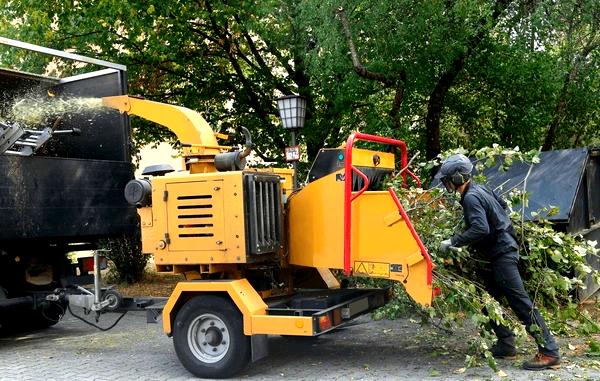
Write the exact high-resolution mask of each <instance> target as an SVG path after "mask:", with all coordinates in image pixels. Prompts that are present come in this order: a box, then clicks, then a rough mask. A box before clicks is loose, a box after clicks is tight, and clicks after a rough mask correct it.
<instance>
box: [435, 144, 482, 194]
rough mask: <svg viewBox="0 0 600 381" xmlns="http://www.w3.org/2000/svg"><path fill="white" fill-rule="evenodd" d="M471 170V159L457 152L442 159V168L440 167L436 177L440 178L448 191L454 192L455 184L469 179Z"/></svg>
mask: <svg viewBox="0 0 600 381" xmlns="http://www.w3.org/2000/svg"><path fill="white" fill-rule="evenodd" d="M472 170H473V164H472V163H471V160H469V158H468V157H466V156H465V155H463V154H460V153H459V154H456V155H452V156H450V157H448V158H447V159H446V160H444V162H443V163H442V168H440V171H439V173H438V175H437V176H436V177H439V178H440V180H441V182H442V184H444V186H445V187H446V190H447V191H448V192H454V191H455V190H456V187H457V186H460V185H462V184H464V183H466V182H467V181H469V179H470V178H471V171H472Z"/></svg>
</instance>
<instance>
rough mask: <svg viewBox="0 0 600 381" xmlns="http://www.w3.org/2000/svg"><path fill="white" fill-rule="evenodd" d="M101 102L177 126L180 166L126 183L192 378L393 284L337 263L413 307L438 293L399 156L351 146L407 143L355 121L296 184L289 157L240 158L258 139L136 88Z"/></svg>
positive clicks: (317, 330) (377, 300)
mask: <svg viewBox="0 0 600 381" xmlns="http://www.w3.org/2000/svg"><path fill="white" fill-rule="evenodd" d="M103 103H104V105H105V106H108V107H111V108H114V109H117V110H119V111H121V112H123V113H127V114H129V115H137V116H140V117H142V118H145V119H148V120H150V121H153V122H156V123H158V124H161V125H163V126H165V127H167V128H169V129H170V130H171V131H173V132H174V133H175V134H176V135H177V137H178V139H179V141H180V143H181V145H182V147H183V153H182V160H183V161H184V164H185V170H184V171H179V172H175V171H173V169H172V168H170V167H168V166H165V165H155V166H151V167H148V168H146V169H145V170H144V172H143V176H146V177H144V178H142V179H136V180H132V181H130V182H129V183H128V184H127V186H126V188H125V197H126V199H127V201H128V202H129V203H130V204H132V205H135V206H136V207H137V208H138V213H139V215H140V218H141V230H142V246H143V252H144V253H148V254H151V255H152V256H153V258H154V261H155V263H156V267H157V270H158V271H161V272H173V273H181V274H184V275H185V279H186V281H182V282H180V283H178V284H177V286H176V287H175V289H174V291H173V293H172V294H171V296H170V297H169V298H168V300H167V302H166V304H165V305H164V308H163V309H162V318H163V320H162V321H163V328H164V332H165V333H166V334H167V335H169V336H172V337H173V341H174V346H175V350H176V352H177V355H178V357H179V359H180V360H181V362H182V363H183V365H184V366H185V367H186V368H187V369H188V370H189V371H190V372H191V373H193V374H194V375H196V376H199V377H218V378H221V377H229V376H232V375H234V374H236V373H237V372H239V371H240V370H242V369H243V368H244V367H245V366H246V365H247V364H248V363H249V362H250V361H251V360H252V361H255V360H257V359H259V358H261V357H263V356H264V355H266V353H267V350H266V349H267V347H266V345H267V335H295V336H317V335H321V334H323V333H326V332H329V331H331V330H333V329H335V328H337V327H340V326H341V325H343V324H344V323H347V322H348V321H349V320H351V319H353V318H355V317H357V316H359V315H361V314H364V313H367V312H369V311H372V310H374V309H375V308H378V307H380V306H382V305H384V304H385V303H386V302H388V301H389V300H390V298H391V296H392V295H391V292H390V290H389V289H349V288H343V287H340V283H339V282H338V280H337V278H336V277H335V276H334V273H333V272H332V270H334V271H338V272H340V273H341V272H344V273H345V274H346V275H354V276H366V277H374V278H383V279H391V280H395V281H398V282H400V283H401V284H402V285H403V286H404V287H405V288H406V291H407V293H408V294H409V295H410V296H411V297H412V298H413V299H414V300H415V301H416V302H417V303H419V304H421V305H423V306H428V305H430V304H431V301H432V298H433V296H434V291H435V290H434V289H433V287H432V280H431V271H432V263H431V260H430V258H429V255H428V254H427V250H426V249H425V247H424V246H423V244H422V243H421V241H420V239H419V237H418V235H417V233H416V232H415V230H414V228H413V226H412V224H411V222H410V220H409V219H408V217H407V215H406V213H405V211H404V209H403V207H402V205H401V204H400V202H399V201H398V198H397V196H396V194H395V193H394V191H393V190H392V189H389V190H387V191H381V190H379V191H378V190H372V189H374V188H375V187H376V185H377V183H381V182H382V180H383V178H384V177H385V176H387V175H389V174H391V173H393V172H394V171H395V170H396V168H395V160H396V159H395V155H394V154H393V153H390V152H384V151H372V150H367V149H359V148H355V147H354V143H355V142H356V141H359V140H366V141H370V142H375V143H380V144H382V145H390V146H394V147H396V148H397V150H398V151H399V152H400V163H401V166H402V167H401V170H402V173H400V175H401V176H402V177H403V180H404V182H405V184H406V183H407V178H408V177H413V178H414V179H415V181H417V182H418V179H417V178H416V177H415V176H414V175H413V174H412V173H411V172H410V171H409V170H408V169H407V168H406V167H407V152H406V151H407V149H406V146H405V144H404V143H403V142H402V141H399V140H394V139H388V138H383V137H378V136H373V135H367V134H362V133H358V132H355V133H353V134H351V135H350V137H349V138H348V140H347V142H346V144H345V146H343V147H341V148H336V149H322V150H321V151H320V152H319V154H318V155H317V157H316V159H315V161H314V163H313V165H312V168H311V169H310V172H309V174H308V183H307V184H306V185H304V186H303V187H302V188H301V189H293V185H292V171H291V170H290V169H286V168H275V169H273V168H270V169H246V168H245V164H246V163H245V161H246V159H245V158H246V156H247V155H248V154H249V153H250V151H251V147H252V143H251V138H250V135H249V134H248V133H247V131H244V133H245V135H246V147H245V149H244V150H243V151H233V152H230V147H226V146H221V145H220V144H219V143H218V142H217V138H226V136H224V135H222V134H219V133H215V132H214V131H213V130H212V129H211V128H210V126H209V125H208V123H207V122H206V121H205V120H204V119H203V118H202V116H201V115H200V114H199V113H197V112H195V111H192V110H190V109H186V108H183V107H177V106H173V105H168V104H164V103H158V102H152V101H148V100H144V99H139V98H134V97H129V96H115V97H107V98H103Z"/></svg>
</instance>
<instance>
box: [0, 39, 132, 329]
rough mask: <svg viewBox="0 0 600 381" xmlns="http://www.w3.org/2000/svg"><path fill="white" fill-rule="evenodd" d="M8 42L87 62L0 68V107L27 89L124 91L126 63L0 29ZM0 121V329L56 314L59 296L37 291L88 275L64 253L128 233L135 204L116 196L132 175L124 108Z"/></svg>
mask: <svg viewBox="0 0 600 381" xmlns="http://www.w3.org/2000/svg"><path fill="white" fill-rule="evenodd" d="M0 47H2V48H3V49H7V50H9V51H10V52H14V53H15V54H17V53H23V52H28V54H37V55H40V56H41V55H46V56H49V57H50V58H51V59H56V60H58V59H61V60H71V61H76V62H79V63H80V64H81V65H87V68H89V70H87V72H86V73H84V74H79V75H74V76H66V77H63V78H58V77H53V76H47V75H40V74H33V73H27V72H23V71H20V70H14V69H10V68H0V89H2V91H1V94H2V95H1V100H2V101H1V102H0V115H7V114H9V113H10V110H8V109H7V108H9V107H11V106H12V105H14V104H15V103H17V102H18V101H19V100H20V99H25V98H27V97H30V98H34V99H43V98H44V97H46V98H47V97H50V96H51V95H52V96H55V97H63V98H70V97H94V98H97V97H103V96H115V95H122V94H126V93H127V71H126V68H125V66H123V65H119V64H113V63H110V62H106V61H101V60H96V59H92V58H88V57H83V56H79V55H75V54H71V53H66V52H62V51H57V50H52V49H48V48H44V47H40V46H35V45H32V44H27V43H24V42H20V41H15V40H10V39H7V38H3V37H0ZM0 122H2V123H1V124H0V153H1V154H0V184H1V185H0V219H1V220H2V221H3V223H2V229H0V331H9V330H13V329H15V328H16V329H25V330H30V329H34V328H42V327H47V326H50V325H53V324H55V323H56V322H58V320H59V318H60V317H61V316H62V315H63V314H64V311H65V308H66V306H67V305H66V302H65V301H50V300H47V298H46V296H48V295H50V294H52V293H53V292H54V290H55V289H57V288H62V287H65V286H67V285H75V284H87V283H91V281H92V280H91V277H90V276H89V275H88V270H91V269H92V266H91V260H90V259H89V258H90V257H89V256H88V257H87V258H85V257H84V258H82V259H81V260H80V262H81V266H79V269H77V268H76V267H77V266H73V265H72V263H71V262H72V261H71V260H70V258H69V257H68V253H71V252H82V251H86V250H95V249H97V248H99V242H100V240H102V239H105V238H110V237H120V236H123V235H133V234H135V233H136V231H137V230H138V229H139V228H138V218H137V214H136V212H135V207H133V206H130V205H129V204H128V203H127V202H126V201H125V199H124V198H123V188H124V187H125V185H126V184H127V182H128V181H129V180H131V179H132V178H133V172H134V167H133V165H132V163H131V155H130V144H131V141H130V132H129V121H128V118H127V116H126V115H119V114H112V113H109V114H105V113H100V114H97V115H89V114H85V113H75V114H69V115H68V117H63V118H60V119H59V118H58V116H57V117H55V118H54V119H53V120H51V121H50V123H49V124H48V125H42V126H39V128H37V127H38V126H36V128H31V126H25V125H20V126H19V125H18V124H17V123H13V122H12V121H10V120H3V121H0Z"/></svg>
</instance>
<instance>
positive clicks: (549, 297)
mask: <svg viewBox="0 0 600 381" xmlns="http://www.w3.org/2000/svg"><path fill="white" fill-rule="evenodd" d="M456 152H458V151H452V152H447V153H445V154H444V155H443V156H442V157H440V158H439V159H443V158H444V157H447V156H449V155H450V154H453V153H456ZM463 153H465V154H467V155H469V156H471V157H476V158H477V160H476V168H477V169H478V170H479V171H480V172H479V173H481V170H482V169H484V168H485V167H486V166H491V165H494V164H496V159H497V157H498V155H502V157H503V163H502V166H510V164H511V163H512V162H513V161H517V160H518V161H524V162H527V163H530V165H535V163H537V162H538V161H539V159H538V158H537V156H536V155H535V152H533V153H521V152H520V151H519V150H518V148H517V149H514V150H507V149H502V148H501V147H498V146H493V147H491V148H485V149H481V150H478V151H473V152H463ZM439 159H438V161H437V162H429V163H426V164H422V165H421V169H422V170H423V172H425V171H429V170H430V169H431V168H432V167H433V166H434V165H437V164H439ZM500 170H502V167H501V168H500ZM399 180H400V179H399ZM399 180H394V183H393V184H392V185H393V186H395V188H396V190H397V192H398V193H400V195H401V197H400V199H401V200H404V206H405V208H406V210H407V212H408V214H409V216H410V217H411V219H412V220H413V223H414V224H415V228H416V230H417V231H418V232H419V235H420V237H421V239H422V240H423V243H424V244H425V247H427V248H428V250H429V254H430V255H431V257H432V259H433V261H434V263H435V266H436V267H435V269H434V286H436V287H440V288H441V290H442V297H440V298H436V299H435V301H434V305H433V307H431V308H430V309H429V310H428V311H426V312H427V314H428V315H429V317H430V318H431V319H432V320H433V321H438V322H439V324H440V325H441V326H444V327H447V328H451V327H453V326H456V325H458V326H460V325H463V323H464V322H465V321H467V320H470V321H472V322H473V324H474V325H475V326H476V328H477V330H478V332H479V337H478V338H477V339H476V340H475V342H474V343H473V351H472V353H471V354H470V355H468V356H467V359H466V360H467V365H469V366H472V365H474V364H475V363H476V361H477V358H478V356H477V355H483V356H484V357H485V358H486V360H487V362H488V364H489V365H490V366H491V367H492V368H493V369H494V370H497V366H496V362H495V361H494V359H493V358H492V356H491V353H490V351H489V348H490V347H491V345H492V344H493V341H494V340H495V336H494V334H493V331H492V330H491V328H490V326H489V322H490V320H491V319H493V320H495V321H496V322H498V323H502V324H505V325H507V326H509V327H511V328H512V329H513V330H514V332H515V333H516V335H517V337H524V336H526V333H525V330H524V327H523V326H522V325H521V323H520V322H519V321H518V319H517V318H516V316H515V315H514V314H513V313H512V311H511V310H510V308H508V306H507V305H506V304H505V303H502V304H501V303H498V302H497V301H496V300H494V299H493V298H492V297H491V296H490V295H489V294H488V293H487V292H485V290H484V288H483V286H482V282H481V280H480V279H481V278H480V275H479V274H480V271H481V269H482V268H485V267H486V260H485V258H484V257H483V256H482V255H481V254H479V253H475V252H471V251H469V249H468V248H460V249H458V250H456V251H453V250H451V251H449V252H448V253H446V254H441V253H440V252H438V250H437V248H438V247H439V244H440V242H441V241H442V240H443V239H446V238H448V237H451V236H452V235H453V234H455V233H457V232H459V231H462V229H463V228H464V226H463V223H462V219H463V215H462V208H461V207H460V204H459V195H457V194H454V195H449V194H447V193H445V192H443V191H442V190H441V189H439V188H436V189H433V190H431V191H424V190H422V189H415V188H411V189H403V188H402V187H400V183H399ZM396 181H397V182H396ZM476 181H478V182H479V183H485V179H484V178H483V176H481V175H478V176H476ZM526 181H527V178H525V180H524V184H520V188H521V189H523V188H525V189H526ZM495 191H496V192H497V193H499V194H501V195H503V197H504V198H505V199H506V200H507V202H508V203H509V206H511V205H517V204H520V205H525V203H526V202H527V192H520V191H517V190H515V189H512V190H506V189H505V190H502V189H496V190H495ZM515 209H516V208H515ZM519 209H520V208H519ZM557 211H558V210H557V208H554V207H548V209H546V210H543V211H540V212H537V213H534V214H533V215H532V216H531V217H534V218H533V219H536V220H537V222H531V221H529V222H528V221H525V220H526V218H525V217H526V216H524V215H522V214H521V213H520V212H516V211H512V212H511V213H510V216H511V218H512V220H513V224H514V227H515V230H516V233H517V238H519V241H520V255H521V260H520V263H519V267H520V272H521V275H522V277H523V280H524V282H525V287H526V289H527V290H528V292H529V294H530V296H531V298H532V300H533V301H534V303H535V305H536V307H537V308H538V309H539V310H540V312H541V314H542V315H543V316H544V318H545V319H546V322H547V323H548V325H549V327H550V329H551V330H552V331H553V332H555V333H559V334H589V333H593V332H598V331H599V330H600V327H599V326H598V324H597V323H596V322H594V321H593V320H592V319H591V318H590V316H589V315H588V314H587V312H586V311H583V310H580V309H579V308H578V304H577V302H576V294H577V290H578V288H580V287H585V286H584V283H583V281H582V280H583V278H584V277H586V276H588V275H589V276H592V277H593V278H594V279H595V281H596V282H600V274H599V273H598V271H596V270H594V269H592V268H591V267H590V266H589V265H588V264H587V262H586V257H587V256H597V255H598V250H597V249H595V247H594V245H595V242H590V241H585V240H584V239H582V238H581V237H576V236H573V235H570V234H566V233H562V232H557V231H555V230H553V228H552V224H551V222H550V221H549V220H548V218H549V217H551V216H552V215H553V213H556V212H557ZM401 299H402V300H403V301H405V300H406V296H402V297H401ZM402 309H403V308H402V302H400V303H392V304H391V305H390V306H388V307H386V308H385V309H383V310H381V311H379V312H378V313H377V314H378V315H376V317H394V316H397V315H398V312H401V311H402Z"/></svg>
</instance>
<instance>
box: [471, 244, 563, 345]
mask: <svg viewBox="0 0 600 381" xmlns="http://www.w3.org/2000/svg"><path fill="white" fill-rule="evenodd" d="M518 262H519V253H518V252H517V251H515V252H509V253H505V254H502V255H501V256H500V257H499V258H498V259H496V260H495V261H494V262H492V263H491V268H490V269H488V271H484V274H483V280H484V285H485V288H486V290H487V291H488V292H489V294H490V295H492V296H493V297H494V298H495V299H496V300H498V301H500V300H501V299H502V297H506V300H507V301H508V305H509V306H510V308H512V310H513V311H514V312H515V314H516V315H517V317H518V318H519V320H521V322H522V323H523V324H524V325H525V329H527V332H529V334H530V335H531V336H533V338H534V339H536V342H537V345H538V349H539V351H540V352H542V353H544V354H546V355H551V356H556V357H558V356H559V351H558V345H557V344H556V341H555V340H554V337H553V336H552V334H550V331H549V330H548V327H547V326H546V322H545V321H544V319H543V318H542V316H541V315H540V313H539V312H538V310H537V309H536V308H535V307H534V306H533V303H532V302H531V299H530V298H529V295H528V294H527V291H526V290H525V287H524V286H523V280H522V279H521V275H520V274H519V269H518V267H517V264H518ZM491 325H492V328H493V330H494V332H495V333H496V336H497V337H498V341H499V342H500V343H503V344H506V345H509V346H510V345H512V346H514V334H513V332H512V331H511V330H510V329H509V328H508V327H506V326H503V325H498V324H496V323H495V322H494V321H493V320H492V321H491Z"/></svg>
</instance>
